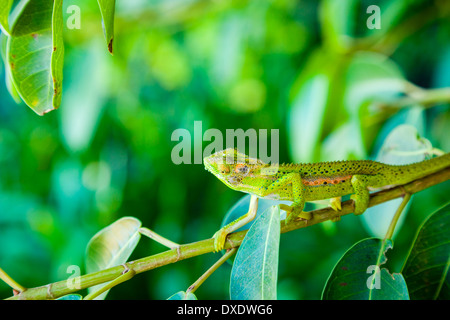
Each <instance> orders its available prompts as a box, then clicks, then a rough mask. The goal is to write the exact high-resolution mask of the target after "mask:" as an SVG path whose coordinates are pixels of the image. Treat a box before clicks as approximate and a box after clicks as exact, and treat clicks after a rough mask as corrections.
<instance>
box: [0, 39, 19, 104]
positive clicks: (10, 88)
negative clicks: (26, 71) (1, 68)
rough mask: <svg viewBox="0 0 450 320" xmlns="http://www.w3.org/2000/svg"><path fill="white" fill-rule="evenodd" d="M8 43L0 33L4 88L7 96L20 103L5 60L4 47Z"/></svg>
mask: <svg viewBox="0 0 450 320" xmlns="http://www.w3.org/2000/svg"><path fill="white" fill-rule="evenodd" d="M7 43H8V37H7V36H6V35H5V34H4V33H2V34H0V46H1V49H0V52H1V56H2V59H3V61H4V62H5V83H6V88H7V89H8V92H9V94H10V95H11V97H12V98H13V99H14V101H15V102H16V103H20V102H21V101H22V100H21V99H20V96H19V94H18V93H17V90H16V87H15V86H14V83H13V81H12V75H11V69H10V68H9V65H8V63H7V60H6V46H7Z"/></svg>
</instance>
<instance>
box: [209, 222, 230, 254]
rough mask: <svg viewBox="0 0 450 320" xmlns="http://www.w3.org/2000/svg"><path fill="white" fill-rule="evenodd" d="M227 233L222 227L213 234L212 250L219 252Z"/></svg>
mask: <svg viewBox="0 0 450 320" xmlns="http://www.w3.org/2000/svg"><path fill="white" fill-rule="evenodd" d="M227 235H228V233H227V232H226V231H225V230H224V229H223V228H222V229H220V230H219V231H217V232H216V233H215V234H214V235H213V239H214V252H219V251H221V250H222V249H223V247H224V246H225V240H226V238H227Z"/></svg>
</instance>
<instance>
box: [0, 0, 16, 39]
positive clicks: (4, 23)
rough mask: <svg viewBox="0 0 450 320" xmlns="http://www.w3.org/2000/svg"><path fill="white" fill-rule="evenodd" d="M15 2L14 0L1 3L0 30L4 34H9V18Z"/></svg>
mask: <svg viewBox="0 0 450 320" xmlns="http://www.w3.org/2000/svg"><path fill="white" fill-rule="evenodd" d="M13 2H14V1H13V0H2V1H1V2H0V28H1V30H2V32H3V33H7V34H9V23H8V17H9V12H10V11H11V6H12V4H13Z"/></svg>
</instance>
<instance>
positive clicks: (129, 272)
mask: <svg viewBox="0 0 450 320" xmlns="http://www.w3.org/2000/svg"><path fill="white" fill-rule="evenodd" d="M135 274H136V272H134V270H133V269H127V270H126V271H125V272H124V273H123V274H121V275H120V276H118V277H117V278H116V279H114V280H113V281H111V282H108V283H107V284H105V285H104V286H103V287H101V288H100V289H99V290H97V291H95V292H92V293H90V294H88V295H87V296H85V297H84V299H83V300H94V299H95V298H96V297H98V296H99V295H101V294H102V293H103V292H105V291H107V290H109V289H111V288H112V287H115V286H117V285H118V284H120V283H122V282H125V281H127V280H129V279H131V278H133V277H134V275H135Z"/></svg>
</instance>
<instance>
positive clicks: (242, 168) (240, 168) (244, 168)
mask: <svg viewBox="0 0 450 320" xmlns="http://www.w3.org/2000/svg"><path fill="white" fill-rule="evenodd" d="M234 171H235V172H236V173H241V174H246V173H247V172H248V167H247V166H246V165H245V164H242V163H240V164H237V165H236V168H235V169H234Z"/></svg>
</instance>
